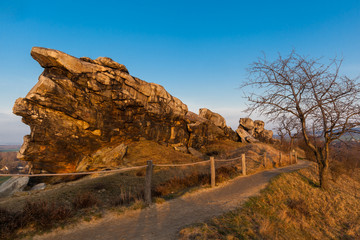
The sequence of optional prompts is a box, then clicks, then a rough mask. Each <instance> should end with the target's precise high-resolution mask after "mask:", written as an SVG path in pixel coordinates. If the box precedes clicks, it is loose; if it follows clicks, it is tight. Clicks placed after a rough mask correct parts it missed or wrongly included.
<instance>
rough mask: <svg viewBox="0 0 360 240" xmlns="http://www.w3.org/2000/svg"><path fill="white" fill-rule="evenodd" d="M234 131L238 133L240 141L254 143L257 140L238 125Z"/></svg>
mask: <svg viewBox="0 0 360 240" xmlns="http://www.w3.org/2000/svg"><path fill="white" fill-rule="evenodd" d="M236 133H237V134H238V135H239V137H240V139H241V142H247V143H254V142H258V140H257V139H255V138H254V137H253V136H252V135H251V134H250V133H249V132H247V131H246V130H245V129H244V128H242V127H241V126H239V127H238V128H237V129H236Z"/></svg>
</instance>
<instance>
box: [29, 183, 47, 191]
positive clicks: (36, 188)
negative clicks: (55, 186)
mask: <svg viewBox="0 0 360 240" xmlns="http://www.w3.org/2000/svg"><path fill="white" fill-rule="evenodd" d="M45 188H46V183H39V184H36V185H35V186H33V187H32V188H31V191H38V190H44V189H45Z"/></svg>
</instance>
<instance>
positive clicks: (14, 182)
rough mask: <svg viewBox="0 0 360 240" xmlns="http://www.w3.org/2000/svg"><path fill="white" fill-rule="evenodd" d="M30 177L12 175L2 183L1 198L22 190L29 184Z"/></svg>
mask: <svg viewBox="0 0 360 240" xmlns="http://www.w3.org/2000/svg"><path fill="white" fill-rule="evenodd" d="M28 182H29V177H12V178H10V179H9V180H7V181H6V182H4V183H2V184H1V185H0V198H2V197H8V196H11V195H13V194H14V193H16V192H20V191H22V190H23V189H24V188H25V187H26V186H27V184H28Z"/></svg>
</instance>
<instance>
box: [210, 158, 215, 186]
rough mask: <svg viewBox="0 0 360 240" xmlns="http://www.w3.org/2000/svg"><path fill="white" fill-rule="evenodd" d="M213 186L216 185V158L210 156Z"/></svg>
mask: <svg viewBox="0 0 360 240" xmlns="http://www.w3.org/2000/svg"><path fill="white" fill-rule="evenodd" d="M210 171H211V187H215V159H214V157H210Z"/></svg>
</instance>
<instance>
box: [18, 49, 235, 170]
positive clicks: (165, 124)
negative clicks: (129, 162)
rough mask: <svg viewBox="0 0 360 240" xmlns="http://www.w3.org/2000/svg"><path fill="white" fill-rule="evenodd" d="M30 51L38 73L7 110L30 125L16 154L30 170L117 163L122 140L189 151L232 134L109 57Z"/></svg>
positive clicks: (123, 150)
mask: <svg viewBox="0 0 360 240" xmlns="http://www.w3.org/2000/svg"><path fill="white" fill-rule="evenodd" d="M31 56H32V57H33V58H34V59H35V60H36V61H38V62H39V64H40V65H41V66H42V67H43V68H44V72H43V73H42V74H41V75H40V77H39V81H38V83H37V84H36V85H35V86H34V87H33V89H31V91H30V92H29V93H28V94H27V95H26V97H25V98H19V99H17V100H16V103H15V105H14V108H13V112H14V113H15V114H16V115H20V116H22V117H23V122H24V123H26V124H28V125H29V126H30V129H31V134H30V135H28V136H25V137H24V143H23V145H22V147H21V150H20V152H19V154H18V157H19V158H20V159H23V160H26V161H30V162H31V163H32V169H33V172H39V171H41V170H45V171H48V172H74V171H83V170H93V169H98V168H103V167H108V166H117V165H121V160H122V157H123V156H124V155H125V154H126V143H127V142H129V141H137V140H139V139H140V138H145V139H148V140H154V141H158V142H165V143H170V144H176V143H181V144H183V145H184V146H186V147H194V148H199V147H201V145H203V144H206V143H207V142H208V141H211V140H215V139H219V138H236V134H235V133H234V132H233V131H232V130H231V129H229V128H227V127H226V125H221V126H217V123H213V122H212V121H210V120H208V119H203V118H201V117H199V116H197V115H196V114H195V115H196V116H193V117H194V118H191V117H189V115H191V114H189V113H188V109H187V106H186V105H185V104H184V103H182V102H181V101H180V100H179V99H177V98H176V97H173V96H171V95H170V94H169V93H168V92H167V91H166V90H165V89H164V88H163V87H162V86H160V85H158V84H155V83H148V82H145V81H143V80H140V79H138V78H136V77H133V76H131V75H130V74H129V72H128V70H127V69H126V67H125V66H124V65H122V64H119V63H116V62H114V61H113V60H112V59H110V58H105V57H100V58H97V59H96V60H92V59H90V58H87V57H84V58H80V59H78V58H75V57H73V56H70V55H67V54H65V53H63V52H60V51H56V50H52V49H46V48H39V47H34V48H33V49H32V51H31ZM224 123H225V122H224ZM230 130H231V131H230ZM234 134H235V136H234Z"/></svg>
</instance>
